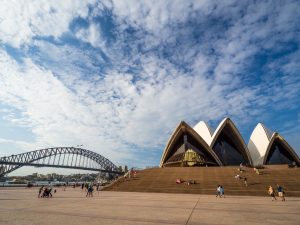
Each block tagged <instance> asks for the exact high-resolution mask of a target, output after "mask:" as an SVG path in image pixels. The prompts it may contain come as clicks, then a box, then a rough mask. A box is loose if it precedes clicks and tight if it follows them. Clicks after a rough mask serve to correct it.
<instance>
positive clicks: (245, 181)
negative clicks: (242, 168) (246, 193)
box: [244, 177, 248, 187]
mask: <svg viewBox="0 0 300 225" xmlns="http://www.w3.org/2000/svg"><path fill="white" fill-rule="evenodd" d="M244 184H245V186H246V187H248V183H247V177H244Z"/></svg>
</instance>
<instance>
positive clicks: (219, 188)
mask: <svg viewBox="0 0 300 225" xmlns="http://www.w3.org/2000/svg"><path fill="white" fill-rule="evenodd" d="M220 194H221V186H220V185H218V186H217V189H216V198H217V197H221V195H220Z"/></svg>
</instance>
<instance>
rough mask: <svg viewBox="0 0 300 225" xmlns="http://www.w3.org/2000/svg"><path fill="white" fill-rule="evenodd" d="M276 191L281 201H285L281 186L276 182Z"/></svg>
mask: <svg viewBox="0 0 300 225" xmlns="http://www.w3.org/2000/svg"><path fill="white" fill-rule="evenodd" d="M277 192H278V197H280V198H281V201H285V198H284V191H283V188H282V187H281V186H279V184H277Z"/></svg>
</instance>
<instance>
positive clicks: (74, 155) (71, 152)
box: [0, 147, 122, 177]
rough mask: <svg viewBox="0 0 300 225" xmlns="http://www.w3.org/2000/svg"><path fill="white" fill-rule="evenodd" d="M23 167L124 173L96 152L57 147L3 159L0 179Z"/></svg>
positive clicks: (1, 159)
mask: <svg viewBox="0 0 300 225" xmlns="http://www.w3.org/2000/svg"><path fill="white" fill-rule="evenodd" d="M46 159H48V160H46ZM46 161H47V162H46ZM22 166H36V167H58V168H71V169H82V170H94V171H99V172H100V171H102V172H108V173H116V174H118V173H122V172H121V171H120V170H119V168H118V167H117V166H116V165H115V164H113V163H112V162H111V161H110V160H108V159H107V158H105V157H103V156H102V155H100V154H98V153H96V152H93V151H90V150H87V149H83V148H75V147H55V148H46V149H40V150H35V151H30V152H25V153H21V154H17V155H11V156H7V157H1V158H0V177H1V176H4V175H6V174H8V173H10V172H12V171H14V170H16V169H19V168H21V167H22Z"/></svg>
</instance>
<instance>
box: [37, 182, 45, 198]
mask: <svg viewBox="0 0 300 225" xmlns="http://www.w3.org/2000/svg"><path fill="white" fill-rule="evenodd" d="M43 189H44V185H42V186H41V187H40V189H39V195H38V198H39V197H41V194H42V191H43Z"/></svg>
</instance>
